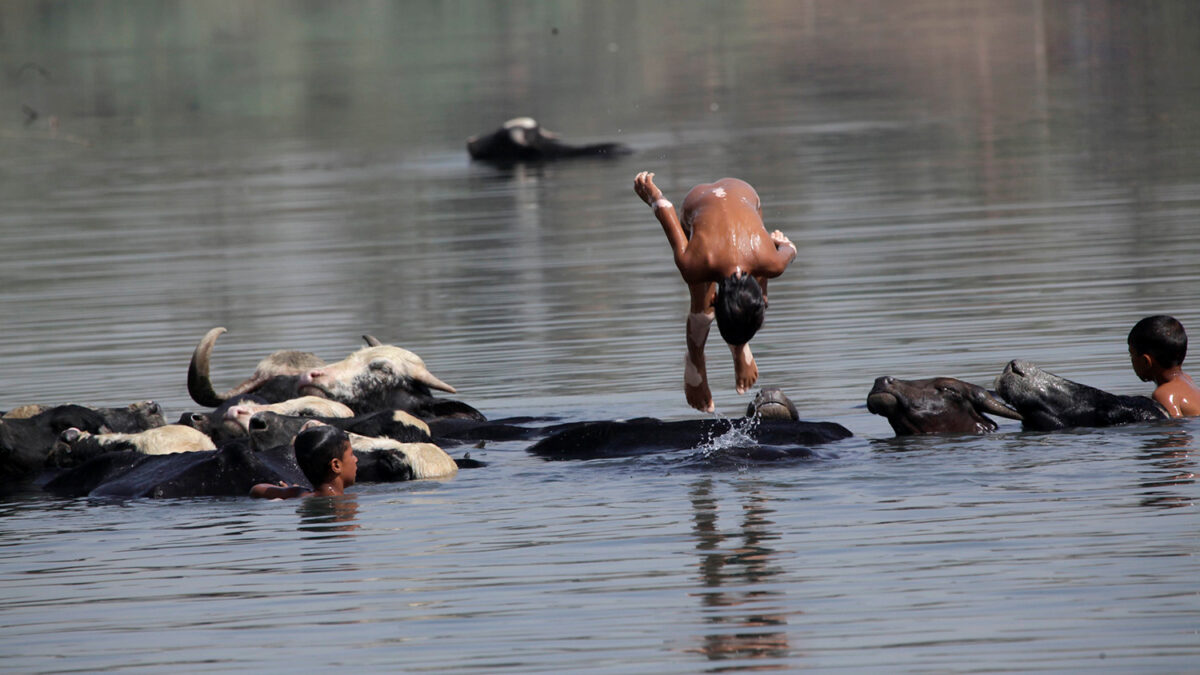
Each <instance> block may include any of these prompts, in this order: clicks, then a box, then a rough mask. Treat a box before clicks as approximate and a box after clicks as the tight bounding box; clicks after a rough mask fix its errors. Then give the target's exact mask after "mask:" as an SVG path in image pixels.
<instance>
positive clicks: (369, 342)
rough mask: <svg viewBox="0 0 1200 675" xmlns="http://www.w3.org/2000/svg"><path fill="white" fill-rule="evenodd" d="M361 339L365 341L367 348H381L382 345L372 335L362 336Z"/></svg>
mask: <svg viewBox="0 0 1200 675" xmlns="http://www.w3.org/2000/svg"><path fill="white" fill-rule="evenodd" d="M362 339H363V340H365V341H366V343H367V346H368V347H382V346H383V343H382V342H380V341H379V338H377V337H375V336H374V335H364V336H362Z"/></svg>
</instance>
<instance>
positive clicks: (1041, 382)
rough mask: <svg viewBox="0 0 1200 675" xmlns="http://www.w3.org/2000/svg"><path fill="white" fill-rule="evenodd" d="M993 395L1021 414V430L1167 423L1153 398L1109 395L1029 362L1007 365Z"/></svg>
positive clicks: (1015, 362)
mask: <svg viewBox="0 0 1200 675" xmlns="http://www.w3.org/2000/svg"><path fill="white" fill-rule="evenodd" d="M996 391H997V393H999V394H1000V395H1001V396H1003V397H1004V400H1005V401H1008V403H1009V404H1010V405H1011V406H1012V407H1014V408H1016V409H1017V411H1018V412H1020V413H1021V416H1022V417H1023V418H1024V421H1023V422H1022V426H1023V427H1024V428H1025V429H1028V430H1032V431H1053V430H1055V429H1065V428H1067V427H1107V426H1114V425H1118V424H1131V423H1134V422H1154V421H1158V420H1165V419H1170V417H1169V416H1168V415H1167V411H1166V410H1165V409H1163V407H1162V406H1161V405H1159V404H1158V403H1157V402H1156V401H1155V400H1154V399H1152V398H1149V397H1147V396H1123V395H1119V394H1110V393H1109V392H1107V391H1102V390H1100V389H1096V388H1094V387H1089V386H1087V385H1086V384H1079V383H1078V382H1072V381H1071V380H1067V379H1064V378H1062V377H1059V376H1057V375H1055V374H1053V373H1048V372H1046V371H1044V370H1042V369H1041V368H1038V367H1037V366H1036V365H1034V364H1032V363H1030V362H1028V361H1020V360H1015V361H1010V362H1009V363H1008V365H1007V366H1005V368H1004V372H1003V373H1001V374H1000V377H998V378H996Z"/></svg>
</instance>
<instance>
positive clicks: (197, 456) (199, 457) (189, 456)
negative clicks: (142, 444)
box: [42, 439, 307, 498]
mask: <svg viewBox="0 0 1200 675" xmlns="http://www.w3.org/2000/svg"><path fill="white" fill-rule="evenodd" d="M280 482H284V483H288V484H300V485H307V481H306V479H305V478H304V473H303V472H302V471H301V470H300V467H299V466H298V465H297V464H296V453H295V452H294V451H293V450H292V447H291V446H290V445H285V446H280V447H277V448H270V449H267V450H261V451H256V450H252V449H251V448H250V444H249V442H248V441H247V440H245V439H242V440H240V441H235V442H232V443H228V444H226V445H223V446H221V447H220V448H218V449H216V450H201V451H197V452H187V453H177V454H171V455H147V454H144V453H141V452H135V451H131V450H124V451H116V452H108V453H104V454H102V455H98V456H95V457H93V458H91V459H90V460H88V461H86V462H84V463H83V464H80V465H79V466H76V467H73V468H70V469H67V470H65V471H63V472H61V473H59V474H58V475H56V476H54V477H53V478H52V479H50V480H49V481H48V482H46V483H45V485H43V486H42V487H43V489H44V490H46V491H47V492H50V493H51V494H55V495H58V496H62V497H83V496H92V497H120V498H137V497H233V496H237V497H241V496H245V495H247V494H249V493H250V488H251V487H253V486H254V485H256V484H258V483H280Z"/></svg>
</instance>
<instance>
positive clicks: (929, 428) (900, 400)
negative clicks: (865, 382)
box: [867, 376, 1021, 436]
mask: <svg viewBox="0 0 1200 675" xmlns="http://www.w3.org/2000/svg"><path fill="white" fill-rule="evenodd" d="M867 410H870V411H871V412H873V413H875V414H876V415H881V416H883V417H886V418H887V421H888V423H889V424H891V425H892V429H893V430H895V432H896V435H897V436H909V435H912V434H934V433H944V432H952V433H987V432H990V431H995V430H996V423H995V422H994V421H992V419H991V418H989V417H988V416H987V415H985V414H984V413H991V414H993V415H999V416H1000V417H1007V418H1009V419H1014V420H1019V419H1021V414H1020V413H1019V412H1017V411H1016V410H1013V409H1012V408H1010V407H1009V406H1007V405H1005V403H1004V401H1001V400H1000V399H998V398H996V396H994V395H993V394H992V393H991V392H989V391H988V390H987V389H984V388H983V387H980V386H978V385H974V384H971V383H969V382H963V381H962V380H956V379H954V378H952V377H934V378H930V379H927V380H898V379H896V378H894V377H890V376H885V377H880V378H878V379H876V380H875V386H874V387H872V388H871V392H870V393H869V394H867Z"/></svg>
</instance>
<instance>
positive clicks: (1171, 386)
mask: <svg viewBox="0 0 1200 675" xmlns="http://www.w3.org/2000/svg"><path fill="white" fill-rule="evenodd" d="M1153 398H1154V400H1155V401H1158V403H1159V404H1160V405H1161V406H1163V407H1164V408H1166V409H1167V413H1168V414H1169V415H1170V416H1171V417H1195V416H1197V415H1200V389H1198V388H1197V387H1196V384H1195V382H1193V381H1192V378H1191V377H1190V376H1188V375H1187V374H1186V373H1183V372H1179V373H1178V374H1176V375H1174V376H1173V377H1171V378H1170V379H1168V380H1166V381H1165V382H1163V383H1162V384H1160V385H1158V387H1156V388H1155V389H1154V394H1153Z"/></svg>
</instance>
